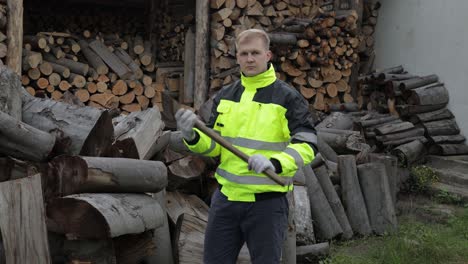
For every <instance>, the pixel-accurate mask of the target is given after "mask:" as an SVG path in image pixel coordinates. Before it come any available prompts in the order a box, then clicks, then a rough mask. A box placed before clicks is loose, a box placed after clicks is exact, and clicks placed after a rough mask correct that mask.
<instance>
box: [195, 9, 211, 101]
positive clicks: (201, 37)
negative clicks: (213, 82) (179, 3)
mask: <svg viewBox="0 0 468 264" xmlns="http://www.w3.org/2000/svg"><path fill="white" fill-rule="evenodd" d="M209 2H210V1H208V0H196V1H195V14H196V15H195V17H196V18H197V19H196V21H195V23H196V29H195V91H194V93H195V94H194V95H195V98H194V101H193V106H194V108H195V109H199V108H200V106H202V105H203V103H204V102H205V101H206V99H207V98H206V97H207V94H208V88H209V87H210V85H209V84H210V83H209V68H210V53H209V49H208V47H209V42H210V37H209V32H210V18H209V6H210V3H209Z"/></svg>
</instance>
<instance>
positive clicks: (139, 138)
mask: <svg viewBox="0 0 468 264" xmlns="http://www.w3.org/2000/svg"><path fill="white" fill-rule="evenodd" d="M163 128H164V123H163V122H162V120H161V114H160V112H159V110H157V109H156V108H149V109H147V110H145V111H142V112H134V113H131V114H129V115H128V116H126V118H125V119H124V120H122V121H121V122H120V123H119V124H118V125H117V126H116V127H115V138H116V141H115V143H114V146H115V147H117V149H119V152H120V153H122V156H123V157H126V158H133V159H150V158H151V157H152V156H153V155H154V154H156V153H153V152H150V150H151V149H152V148H153V145H154V144H156V142H157V140H158V138H159V137H160V136H161V134H162V130H163Z"/></svg>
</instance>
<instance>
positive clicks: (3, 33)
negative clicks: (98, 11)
mask: <svg viewBox="0 0 468 264" xmlns="http://www.w3.org/2000/svg"><path fill="white" fill-rule="evenodd" d="M7 12H8V7H7V4H6V2H2V3H0V64H1V65H6V61H5V57H6V56H7V54H8V45H7V43H6V40H7V23H8V19H7V16H8V14H7Z"/></svg>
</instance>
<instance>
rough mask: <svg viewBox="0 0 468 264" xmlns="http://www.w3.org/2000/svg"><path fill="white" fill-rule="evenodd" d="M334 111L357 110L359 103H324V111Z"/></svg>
mask: <svg viewBox="0 0 468 264" xmlns="http://www.w3.org/2000/svg"><path fill="white" fill-rule="evenodd" d="M335 111H347V112H357V111H359V105H358V104H357V103H344V104H326V105H325V112H335Z"/></svg>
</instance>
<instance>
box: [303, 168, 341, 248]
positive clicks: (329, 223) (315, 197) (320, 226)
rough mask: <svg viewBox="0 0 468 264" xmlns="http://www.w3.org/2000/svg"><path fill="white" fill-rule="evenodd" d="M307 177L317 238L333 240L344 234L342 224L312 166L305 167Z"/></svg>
mask: <svg viewBox="0 0 468 264" xmlns="http://www.w3.org/2000/svg"><path fill="white" fill-rule="evenodd" d="M304 174H305V176H306V184H307V193H308V195H309V199H310V201H311V203H310V210H311V214H312V219H313V220H315V223H316V227H317V229H316V230H317V236H319V237H320V238H322V239H332V238H334V237H335V236H338V235H340V234H342V233H343V230H342V229H341V226H340V223H339V222H338V221H337V219H336V217H335V215H334V214H333V210H332V208H331V207H330V204H329V203H328V200H327V197H326V196H325V193H324V192H323V190H322V188H321V187H320V184H319V182H318V180H317V177H316V176H315V173H314V171H313V170H312V168H311V167H310V166H306V167H304Z"/></svg>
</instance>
